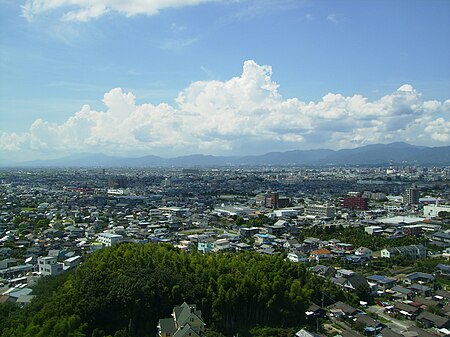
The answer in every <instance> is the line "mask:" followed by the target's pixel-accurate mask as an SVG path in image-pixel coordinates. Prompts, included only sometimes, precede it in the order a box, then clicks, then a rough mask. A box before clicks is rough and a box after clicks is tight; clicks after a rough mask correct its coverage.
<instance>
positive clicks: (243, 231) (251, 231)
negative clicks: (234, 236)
mask: <svg viewBox="0 0 450 337" xmlns="http://www.w3.org/2000/svg"><path fill="white" fill-rule="evenodd" d="M258 233H259V227H250V228H248V227H242V228H240V229H239V234H240V235H241V236H242V237H243V238H250V237H252V236H253V235H255V234H258Z"/></svg>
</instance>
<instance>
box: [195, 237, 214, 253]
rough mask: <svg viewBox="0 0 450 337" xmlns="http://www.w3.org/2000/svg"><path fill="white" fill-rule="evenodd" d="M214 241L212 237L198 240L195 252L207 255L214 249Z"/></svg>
mask: <svg viewBox="0 0 450 337" xmlns="http://www.w3.org/2000/svg"><path fill="white" fill-rule="evenodd" d="M214 241H215V239H214V238H212V237H207V238H205V239H199V240H198V244H197V250H198V251H199V252H202V253H209V252H211V251H212V249H213V247H214Z"/></svg>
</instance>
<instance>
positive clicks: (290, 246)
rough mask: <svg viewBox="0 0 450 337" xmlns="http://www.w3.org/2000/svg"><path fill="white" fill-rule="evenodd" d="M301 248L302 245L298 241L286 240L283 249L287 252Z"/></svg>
mask: <svg viewBox="0 0 450 337" xmlns="http://www.w3.org/2000/svg"><path fill="white" fill-rule="evenodd" d="M301 246H302V245H301V244H300V243H299V242H298V241H297V240H296V239H290V240H286V242H285V243H283V247H284V248H285V249H287V250H298V249H299V248H301Z"/></svg>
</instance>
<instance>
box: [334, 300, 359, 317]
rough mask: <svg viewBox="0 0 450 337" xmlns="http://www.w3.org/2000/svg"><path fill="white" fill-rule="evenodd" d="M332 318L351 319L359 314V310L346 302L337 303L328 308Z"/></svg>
mask: <svg viewBox="0 0 450 337" xmlns="http://www.w3.org/2000/svg"><path fill="white" fill-rule="evenodd" d="M328 310H329V315H330V317H336V318H350V317H353V316H354V315H355V314H357V313H358V312H359V310H358V309H356V308H354V307H352V306H351V305H349V304H347V303H344V302H341V301H339V302H336V303H334V304H332V305H330V306H328Z"/></svg>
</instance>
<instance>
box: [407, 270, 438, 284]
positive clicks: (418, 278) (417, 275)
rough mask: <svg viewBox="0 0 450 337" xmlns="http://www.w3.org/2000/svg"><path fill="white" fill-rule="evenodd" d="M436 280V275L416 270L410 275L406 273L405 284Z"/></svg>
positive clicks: (425, 282)
mask: <svg viewBox="0 0 450 337" xmlns="http://www.w3.org/2000/svg"><path fill="white" fill-rule="evenodd" d="M433 281H434V276H433V275H431V274H427V273H422V272H414V273H411V274H409V275H406V276H405V278H404V279H403V282H404V283H405V284H413V283H420V284H427V283H431V282H433Z"/></svg>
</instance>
